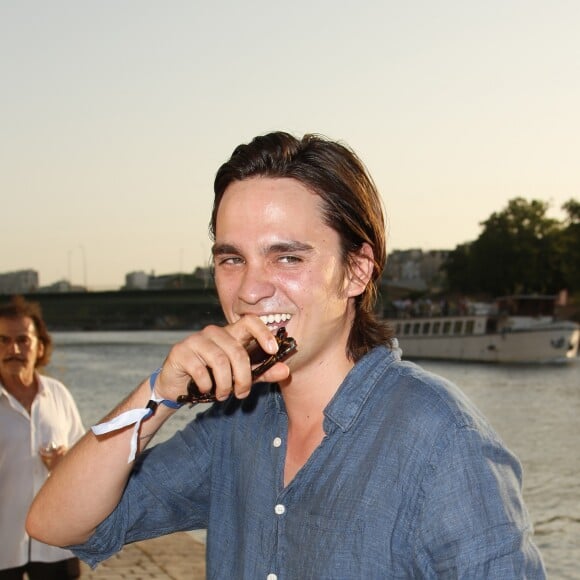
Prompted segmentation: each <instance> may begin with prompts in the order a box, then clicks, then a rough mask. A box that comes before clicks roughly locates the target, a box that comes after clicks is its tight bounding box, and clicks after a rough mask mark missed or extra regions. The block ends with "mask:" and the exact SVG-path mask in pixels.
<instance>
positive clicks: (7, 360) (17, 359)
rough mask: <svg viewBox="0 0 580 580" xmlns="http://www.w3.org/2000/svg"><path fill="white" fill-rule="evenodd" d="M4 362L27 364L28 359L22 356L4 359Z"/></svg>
mask: <svg viewBox="0 0 580 580" xmlns="http://www.w3.org/2000/svg"><path fill="white" fill-rule="evenodd" d="M3 361H4V362H12V361H18V362H26V359H25V358H23V357H21V356H14V355H11V356H7V357H6V358H4V359H3Z"/></svg>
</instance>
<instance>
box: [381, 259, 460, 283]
mask: <svg viewBox="0 0 580 580" xmlns="http://www.w3.org/2000/svg"><path fill="white" fill-rule="evenodd" d="M448 255H449V251H448V250H428V251H423V250H420V249H411V250H394V251H393V252H392V253H391V254H389V257H388V259H387V266H386V268H385V273H384V276H383V281H384V283H386V285H387V286H391V287H399V288H407V289H409V290H414V291H419V292H422V291H426V290H438V289H440V288H441V287H442V283H443V278H444V274H443V272H442V271H441V266H442V265H443V263H444V262H445V260H446V259H447V256H448Z"/></svg>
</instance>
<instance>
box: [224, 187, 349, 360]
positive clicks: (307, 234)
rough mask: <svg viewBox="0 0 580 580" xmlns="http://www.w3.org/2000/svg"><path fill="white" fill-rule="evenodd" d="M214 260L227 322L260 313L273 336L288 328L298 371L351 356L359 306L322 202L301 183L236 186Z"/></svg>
mask: <svg viewBox="0 0 580 580" xmlns="http://www.w3.org/2000/svg"><path fill="white" fill-rule="evenodd" d="M214 261H215V279H216V286H217V290H218V294H219V298H220V302H221V305H222V308H223V311H224V314H225V316H226V318H227V320H228V321H229V322H235V321H236V320H239V319H240V318H241V317H242V316H244V315H246V314H254V315H257V316H260V317H262V320H264V321H265V322H266V321H267V323H268V325H269V326H271V328H272V329H273V330H275V329H277V328H279V327H281V326H286V328H287V330H288V334H289V335H290V336H292V337H294V338H295V339H296V342H297V343H298V353H297V354H295V355H292V357H290V358H289V359H288V361H287V362H288V364H289V366H290V367H291V369H292V370H293V371H294V370H295V369H297V368H298V367H300V368H303V367H304V366H305V365H308V364H318V363H320V362H321V361H323V360H324V361H326V362H327V363H328V361H329V360H333V357H336V356H338V357H342V358H344V356H345V345H346V341H347V338H348V335H349V332H350V328H351V325H352V317H353V310H354V306H353V304H351V303H349V294H350V293H349V281H348V277H347V276H346V273H345V268H344V265H343V260H342V257H341V251H340V240H339V236H338V234H337V232H335V231H334V230H333V229H331V228H330V227H328V226H327V225H326V224H325V223H324V222H323V218H322V213H321V209H320V198H319V197H318V196H317V195H315V194H314V193H312V192H311V191H310V190H308V189H307V188H306V187H304V186H303V185H302V184H301V183H300V182H298V181H296V180H294V179H288V178H282V179H272V178H264V177H259V178H252V179H247V180H244V181H239V182H233V183H232V184H231V185H230V186H228V188H227V189H226V191H225V193H224V196H223V198H222V201H221V203H220V206H219V211H218V214H217V222H216V239H215V245H214ZM266 317H267V318H266Z"/></svg>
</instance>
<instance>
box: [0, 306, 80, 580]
mask: <svg viewBox="0 0 580 580" xmlns="http://www.w3.org/2000/svg"><path fill="white" fill-rule="evenodd" d="M51 349H52V340H51V337H50V335H49V334H48V332H47V330H46V326H45V324H44V320H43V319H42V315H41V312H40V307H39V306H38V304H35V303H33V302H27V301H26V300H24V299H23V298H22V297H15V298H13V299H12V300H11V301H10V302H7V303H4V304H0V514H2V517H1V518H0V580H21V579H22V578H24V575H25V574H27V578H29V579H30V580H50V579H58V580H62V579H66V578H78V576H79V575H80V565H79V561H78V559H77V558H75V557H74V555H73V554H72V553H71V552H69V551H66V550H61V549H59V548H55V547H53V546H47V545H46V544H42V543H40V542H37V541H35V540H32V539H31V538H29V537H28V535H27V534H26V531H25V529H24V523H25V520H26V514H27V513H28V508H29V507H30V504H31V503H32V499H33V497H34V494H35V493H36V492H37V491H38V490H39V489H40V487H41V485H42V483H43V482H44V481H45V480H46V478H47V477H48V475H49V474H50V471H51V469H53V468H54V467H55V466H56V464H57V463H58V462H59V461H60V460H61V459H62V457H63V456H64V454H65V453H66V451H67V449H68V448H69V447H71V446H72V445H73V444H74V443H76V442H77V440H78V439H80V437H81V436H82V435H83V433H84V428H83V425H82V422H81V418H80V416H79V413H78V410H77V407H76V405H75V403H74V401H73V398H72V397H71V395H70V393H69V391H68V390H67V389H66V387H65V386H64V385H63V384H62V383H60V382H59V381H57V380H55V379H52V378H50V377H47V376H44V375H41V374H39V370H40V369H41V368H42V367H43V366H45V365H47V364H48V362H49V360H50V355H51Z"/></svg>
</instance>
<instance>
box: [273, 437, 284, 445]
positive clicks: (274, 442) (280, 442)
mask: <svg viewBox="0 0 580 580" xmlns="http://www.w3.org/2000/svg"><path fill="white" fill-rule="evenodd" d="M272 445H273V446H274V447H280V445H282V439H280V437H274V441H272Z"/></svg>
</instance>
